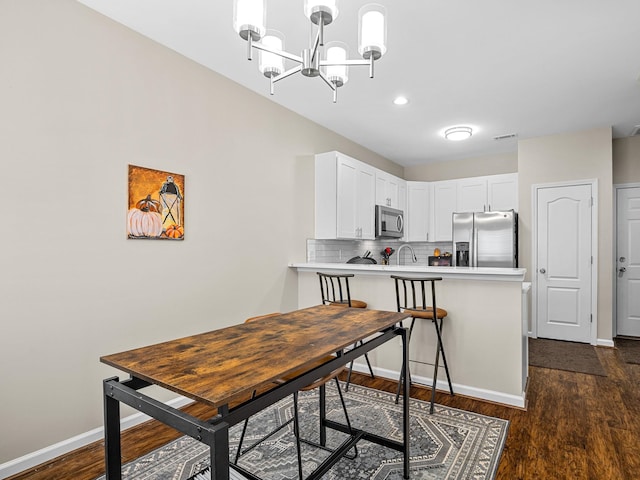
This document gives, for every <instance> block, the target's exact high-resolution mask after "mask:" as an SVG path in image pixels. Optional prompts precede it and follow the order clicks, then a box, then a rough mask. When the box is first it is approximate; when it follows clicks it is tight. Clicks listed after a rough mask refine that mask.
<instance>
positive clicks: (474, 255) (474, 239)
mask: <svg viewBox="0 0 640 480" xmlns="http://www.w3.org/2000/svg"><path fill="white" fill-rule="evenodd" d="M469 250H471V261H470V262H469V265H470V266H472V267H477V266H478V229H477V228H476V225H475V221H474V225H473V230H472V234H471V246H470V248H469Z"/></svg>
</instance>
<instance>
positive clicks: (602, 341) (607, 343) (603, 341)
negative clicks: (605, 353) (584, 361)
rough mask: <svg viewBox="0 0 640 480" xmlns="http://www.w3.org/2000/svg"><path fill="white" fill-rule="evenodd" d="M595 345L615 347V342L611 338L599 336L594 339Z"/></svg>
mask: <svg viewBox="0 0 640 480" xmlns="http://www.w3.org/2000/svg"><path fill="white" fill-rule="evenodd" d="M596 345H597V346H599V347H611V348H613V347H615V344H614V343H613V340H607V339H606V338H599V339H598V340H597V341H596Z"/></svg>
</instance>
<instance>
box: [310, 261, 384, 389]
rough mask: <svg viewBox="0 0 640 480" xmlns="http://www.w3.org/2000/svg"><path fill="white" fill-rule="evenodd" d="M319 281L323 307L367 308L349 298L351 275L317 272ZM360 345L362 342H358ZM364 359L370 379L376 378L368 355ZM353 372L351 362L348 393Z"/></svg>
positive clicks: (361, 302)
mask: <svg viewBox="0 0 640 480" xmlns="http://www.w3.org/2000/svg"><path fill="white" fill-rule="evenodd" d="M317 274H318V278H319V280H320V294H321V295H322V303H323V305H333V306H336V307H351V308H367V304H366V302H363V301H362V300H355V299H352V298H351V292H350V290H349V279H350V278H351V277H353V273H348V274H329V273H322V272H317ZM358 344H362V341H360V342H358V343H357V344H356V346H357V345H358ZM364 359H365V360H366V361H367V366H368V367H369V372H370V373H371V378H376V377H375V375H374V374H373V368H371V362H369V355H367V354H366V353H365V354H364ZM352 371H353V361H351V363H350V364H349V373H348V375H347V383H346V385H345V388H344V389H345V391H349V385H350V384H351V372H352Z"/></svg>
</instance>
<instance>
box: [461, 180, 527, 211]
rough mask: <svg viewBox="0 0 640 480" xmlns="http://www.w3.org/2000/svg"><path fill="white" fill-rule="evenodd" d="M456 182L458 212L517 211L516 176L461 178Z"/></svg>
mask: <svg viewBox="0 0 640 480" xmlns="http://www.w3.org/2000/svg"><path fill="white" fill-rule="evenodd" d="M457 182H458V205H457V211H458V212H488V211H491V210H493V211H495V210H511V209H513V210H516V211H517V210H518V174H517V173H508V174H504V175H489V176H485V177H472V178H461V179H459V180H457Z"/></svg>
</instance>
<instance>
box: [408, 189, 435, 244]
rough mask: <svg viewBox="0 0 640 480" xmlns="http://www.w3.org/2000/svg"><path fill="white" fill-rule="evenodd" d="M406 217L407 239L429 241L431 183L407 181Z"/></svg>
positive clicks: (410, 240)
mask: <svg viewBox="0 0 640 480" xmlns="http://www.w3.org/2000/svg"><path fill="white" fill-rule="evenodd" d="M405 219H406V221H405V226H406V229H405V238H406V241H408V242H427V241H429V183H427V182H407V209H406V214H405Z"/></svg>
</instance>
